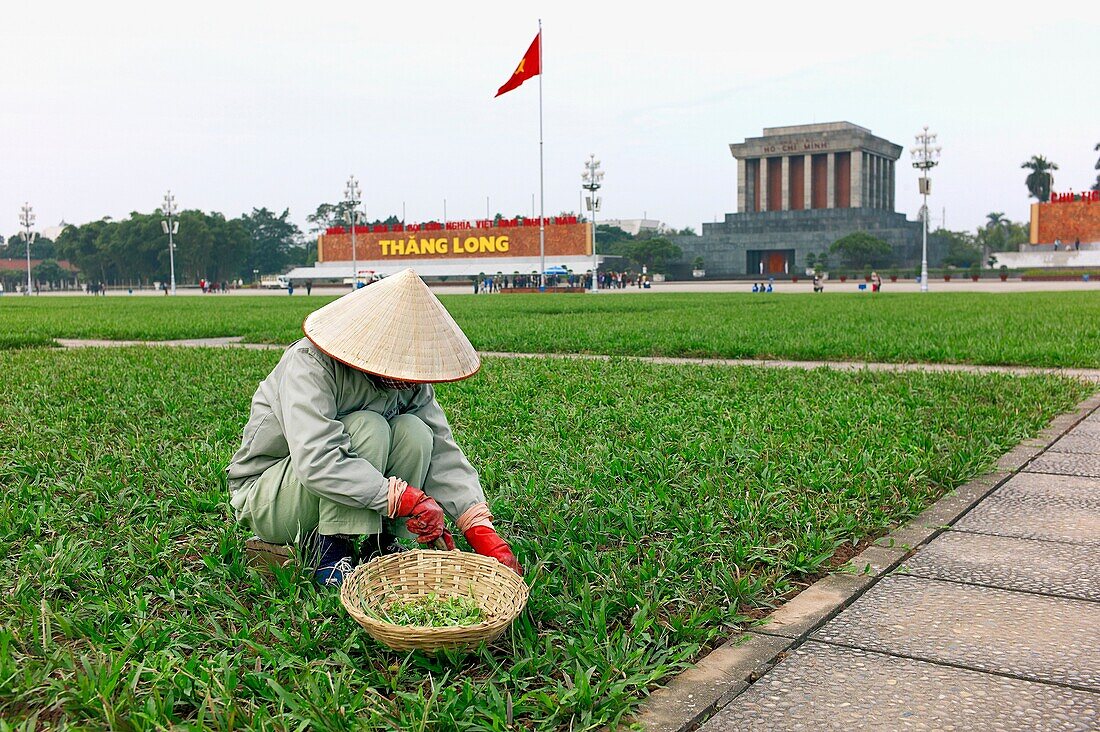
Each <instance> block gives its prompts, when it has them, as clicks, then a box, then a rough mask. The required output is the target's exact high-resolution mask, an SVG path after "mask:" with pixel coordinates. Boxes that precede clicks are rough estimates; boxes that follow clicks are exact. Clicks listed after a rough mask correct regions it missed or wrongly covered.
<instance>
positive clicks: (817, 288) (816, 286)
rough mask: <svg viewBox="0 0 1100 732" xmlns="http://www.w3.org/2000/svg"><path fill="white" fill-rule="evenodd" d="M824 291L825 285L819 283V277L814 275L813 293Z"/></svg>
mask: <svg viewBox="0 0 1100 732" xmlns="http://www.w3.org/2000/svg"><path fill="white" fill-rule="evenodd" d="M824 289H825V283H824V282H822V281H821V275H819V274H817V273H816V272H815V273H814V292H821V291H823V290H824Z"/></svg>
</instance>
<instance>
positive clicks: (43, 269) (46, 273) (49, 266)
mask: <svg viewBox="0 0 1100 732" xmlns="http://www.w3.org/2000/svg"><path fill="white" fill-rule="evenodd" d="M68 276H69V273H68V272H66V271H65V270H63V269H62V268H61V265H60V264H58V263H57V260H56V259H46V260H43V261H41V262H39V263H38V264H36V265H35V266H34V267H32V268H31V277H32V278H34V281H35V282H38V283H40V284H44V285H50V286H53V285H60V283H61V281H62V280H64V279H66V278H68Z"/></svg>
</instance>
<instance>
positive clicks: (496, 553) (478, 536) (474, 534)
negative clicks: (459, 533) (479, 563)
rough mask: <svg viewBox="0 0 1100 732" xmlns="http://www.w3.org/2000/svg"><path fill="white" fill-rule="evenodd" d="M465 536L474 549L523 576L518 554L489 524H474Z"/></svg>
mask: <svg viewBox="0 0 1100 732" xmlns="http://www.w3.org/2000/svg"><path fill="white" fill-rule="evenodd" d="M463 536H465V537H466V541H468V542H470V546H471V547H473V549H474V551H475V552H477V553H478V554H481V555H483V556H486V557H492V558H493V559H495V560H497V561H498V562H500V563H501V564H503V565H504V566H505V567H507V568H508V569H510V570H512V571H513V572H515V573H516V574H518V575H519V576H520V577H522V576H523V567H521V566H519V562H518V561H516V556H515V555H514V554H512V549H511V547H509V546H508V543H507V542H506V541H504V539H501V538H500V535H499V534H497V532H495V531H493V530H492V529H490V528H489V527H488V526H474V527H472V528H470V529H468V530H467V531H466V533H465V534H463Z"/></svg>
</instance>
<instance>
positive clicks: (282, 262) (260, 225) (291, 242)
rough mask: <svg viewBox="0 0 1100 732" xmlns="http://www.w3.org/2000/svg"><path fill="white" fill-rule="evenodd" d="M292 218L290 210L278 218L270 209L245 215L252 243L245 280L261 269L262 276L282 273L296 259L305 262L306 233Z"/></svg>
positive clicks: (243, 271) (243, 221)
mask: <svg viewBox="0 0 1100 732" xmlns="http://www.w3.org/2000/svg"><path fill="white" fill-rule="evenodd" d="M289 217H290V209H284V210H283V212H282V213H281V214H279V215H278V216H276V215H275V213H274V212H273V211H270V210H268V209H267V208H266V207H264V208H253V209H252V213H250V214H244V215H243V216H241V223H242V224H243V225H244V228H245V231H247V232H248V237H249V240H250V242H251V246H250V247H249V252H248V259H247V260H246V261H245V265H244V268H243V270H242V271H241V272H240V276H241V277H242V279H250V278H251V277H252V272H253V270H257V269H258V270H259V271H260V274H272V273H275V272H282V271H283V269H284V268H286V266H287V264H289V263H290V260H291V259H292V258H295V259H300V260H304V259H305V250H304V248H303V247H302V230H301V229H299V228H298V225H297V224H295V223H294V222H292V221H290V220H289ZM295 255H297V256H295Z"/></svg>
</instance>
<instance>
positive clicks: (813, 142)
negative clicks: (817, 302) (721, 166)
mask: <svg viewBox="0 0 1100 732" xmlns="http://www.w3.org/2000/svg"><path fill="white" fill-rule="evenodd" d="M901 151H902V148H901V146H900V145H895V144H894V143H892V142H890V141H889V140H885V139H883V138H881V137H876V136H875V135H872V134H871V131H870V130H868V129H866V128H864V127H860V126H858V125H854V124H852V123H850V122H830V123H827V124H814V125H796V126H792V127H768V128H765V130H764V134H763V135H762V136H761V137H750V138H748V139H747V140H745V141H744V142H740V143H733V144H731V145H730V152H731V153H733V157H734V158H736V160H737V213H732V214H726V216H725V220H724V221H721V222H716V223H713V224H707V223H705V224H703V231H702V235H701V236H698V237H678V238H677V239H676V243H677V244H678V245H679V246H680V248H681V249H682V250H683V252H684V254H683V258H682V260H681V266H682V267H684V268H690V265H691V262H692V261H693V260H695V258H696V257H702V259H703V266H704V268H705V269H706V273H707V276H708V277H728V276H736V275H749V276H753V275H755V276H760V275H773V276H780V277H782V276H784V275H794V274H802V273H803V272H804V271H805V269H806V261H807V260H806V258H807V255H809V254H811V253H812V254H814V256H815V257H816V256H817V255H819V254H821V253H823V252H826V251H828V249H829V246H830V245H831V244H832V243H833V242H834V241H836V240H837V239H839V238H841V237H843V236H846V235H847V234H851V233H853V232H856V231H866V232H868V233H869V234H872V235H874V236H877V237H878V238H880V239H883V240H885V241H886V242H888V243H889V244H890V245H891V246H892V247H893V248H894V251H895V254H896V259H897V262H898V264H900V265H905V264H910V263H913V262H916V261H919V259H920V247H921V226H920V223H919V222H915V221H908V220H907V219H906V218H905V215H904V214H901V213H897V212H896V211H895V210H894V201H895V177H896V175H895V166H896V165H897V160H898V157H899V156H900V155H901ZM929 245H930V251H929V258H930V259H931V258H932V251H931V242H930V243H929ZM837 259H838V258H837V256H836V255H830V269H834V268H835V267H836V266H837V265H839V264H840V262H839V261H837Z"/></svg>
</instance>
